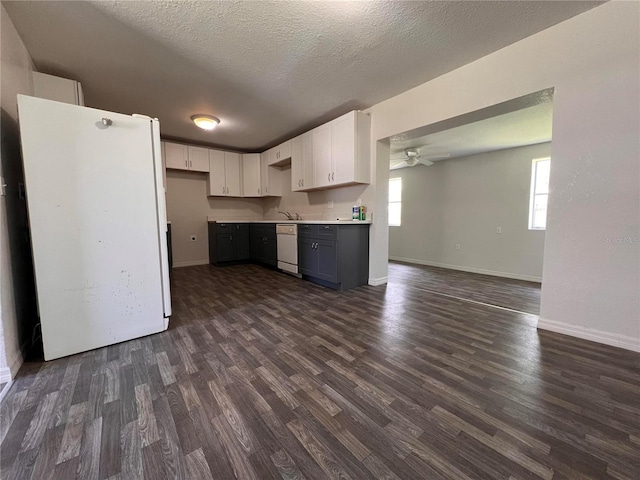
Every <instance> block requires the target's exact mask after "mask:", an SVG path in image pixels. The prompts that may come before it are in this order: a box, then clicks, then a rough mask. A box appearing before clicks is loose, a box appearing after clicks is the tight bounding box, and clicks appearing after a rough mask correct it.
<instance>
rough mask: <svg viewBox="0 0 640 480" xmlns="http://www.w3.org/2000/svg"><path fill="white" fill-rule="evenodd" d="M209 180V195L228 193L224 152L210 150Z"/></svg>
mask: <svg viewBox="0 0 640 480" xmlns="http://www.w3.org/2000/svg"><path fill="white" fill-rule="evenodd" d="M208 179H209V181H208V182H207V195H209V196H218V197H220V196H224V195H226V194H227V184H226V180H225V168H224V152H221V151H220V150H209V176H208Z"/></svg>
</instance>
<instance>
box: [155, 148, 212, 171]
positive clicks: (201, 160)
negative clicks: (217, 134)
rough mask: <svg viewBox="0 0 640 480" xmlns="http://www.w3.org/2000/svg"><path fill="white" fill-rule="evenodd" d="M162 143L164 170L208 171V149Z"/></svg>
mask: <svg viewBox="0 0 640 480" xmlns="http://www.w3.org/2000/svg"><path fill="white" fill-rule="evenodd" d="M163 143H164V150H165V163H166V168H173V169H176V170H191V171H192V172H205V173H206V172H208V171H209V149H208V148H203V147H194V146H191V145H183V144H181V143H172V142H163Z"/></svg>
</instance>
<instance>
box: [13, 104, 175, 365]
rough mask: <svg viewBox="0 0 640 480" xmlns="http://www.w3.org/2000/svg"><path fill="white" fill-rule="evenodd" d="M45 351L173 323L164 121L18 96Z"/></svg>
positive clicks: (85, 346) (69, 350) (63, 352)
mask: <svg viewBox="0 0 640 480" xmlns="http://www.w3.org/2000/svg"><path fill="white" fill-rule="evenodd" d="M18 112H19V117H20V134H21V138H22V153H23V159H24V173H25V184H26V192H27V205H28V211H29V224H30V229H31V244H32V248H33V262H34V270H35V278H36V289H37V296H38V310H39V315H40V323H41V327H42V340H43V344H44V356H45V360H52V359H54V358H59V357H64V356H67V355H71V354H74V353H78V352H83V351H86V350H91V349H94V348H98V347H103V346H106V345H111V344H114V343H118V342H123V341H125V340H130V339H132V338H137V337H142V336H144V335H149V334H152V333H157V332H161V331H163V330H166V329H167V326H168V324H169V319H168V317H169V316H170V315H171V298H170V293H169V267H168V259H167V240H166V231H167V218H166V210H165V209H166V207H165V199H164V189H163V186H162V159H161V154H160V148H161V147H160V126H159V123H158V121H157V120H153V119H151V118H149V117H144V116H141V115H134V116H128V115H122V114H119V113H112V112H105V111H102V110H96V109H93V108H86V107H81V106H76V105H70V104H67V103H60V102H54V101H51V100H45V99H42V98H35V97H27V96H24V95H18Z"/></svg>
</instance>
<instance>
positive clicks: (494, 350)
mask: <svg viewBox="0 0 640 480" xmlns="http://www.w3.org/2000/svg"><path fill="white" fill-rule="evenodd" d="M422 272H424V270H423V269H421V268H419V267H412V266H407V265H398V264H395V265H393V266H392V268H391V270H390V275H391V279H390V283H389V285H388V286H381V287H361V288H358V289H355V290H351V291H347V292H335V291H332V290H328V289H325V288H322V287H319V286H316V285H313V284H311V283H308V282H304V281H301V280H298V279H296V278H292V277H289V276H286V275H283V274H279V273H276V272H273V271H270V270H266V269H263V268H261V267H257V266H252V265H240V266H233V267H225V268H215V267H211V266H200V267H190V268H182V269H176V270H174V276H173V281H174V290H173V292H174V317H173V318H172V321H171V324H170V329H169V330H168V331H167V332H164V333H162V334H158V335H154V336H150V337H146V338H142V339H138V340H133V341H129V342H125V343H122V344H119V345H114V346H111V347H107V348H103V349H99V350H96V351H92V352H87V353H84V354H81V355H76V356H72V357H68V358H64V359H60V360H56V361H52V362H48V363H29V364H25V365H24V367H23V368H22V370H21V372H20V374H19V376H18V378H16V380H15V381H14V383H13V384H12V386H11V389H10V390H9V392H8V394H7V396H6V398H5V399H4V401H3V402H2V405H1V408H0V420H1V424H0V425H1V428H0V440H2V443H1V445H0V467H1V476H2V478H3V479H5V478H6V479H29V478H31V479H37V480H45V479H73V478H81V479H119V480H124V479H147V480H161V479H174V478H185V479H207V478H216V479H233V478H238V479H241V480H247V479H260V480H262V479H269V478H285V479H303V478H306V479H325V478H331V479H338V478H340V479H345V478H352V479H370V478H381V479H420V478H425V479H470V478H471V479H491V478H497V479H530V478H542V479H551V478H553V479H570V478H571V479H614V478H615V479H638V478H639V472H640V455H639V450H640V402H639V399H640V355H637V354H634V353H631V352H627V351H624V350H620V349H616V348H611V347H606V346H603V345H599V344H595V343H589V342H586V341H581V340H578V339H574V338H570V337H565V336H562V335H557V334H553V333H545V332H538V331H536V328H535V325H536V322H535V316H533V315H527V314H519V313H516V312H513V311H509V310H504V309H497V308H492V307H488V306H485V305H482V304H477V303H470V302H464V301H460V300H456V299H455V298H451V297H446V296H442V295H436V294H432V293H429V292H428V291H425V290H424V289H421V288H420V285H419V282H420V278H421V276H422ZM485 280H486V279H485ZM515 295H517V293H515Z"/></svg>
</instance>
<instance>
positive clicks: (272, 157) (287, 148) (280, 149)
mask: <svg viewBox="0 0 640 480" xmlns="http://www.w3.org/2000/svg"><path fill="white" fill-rule="evenodd" d="M290 158H291V140H287V141H286V142H284V143H281V144H280V145H278V146H277V147H274V148H272V149H271V150H269V165H284V164H286V163H288V162H285V160H288V159H290Z"/></svg>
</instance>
